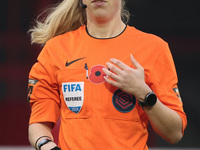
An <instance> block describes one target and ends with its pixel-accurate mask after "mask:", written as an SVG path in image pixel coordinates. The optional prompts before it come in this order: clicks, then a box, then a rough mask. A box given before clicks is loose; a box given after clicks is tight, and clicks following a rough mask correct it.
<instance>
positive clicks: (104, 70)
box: [102, 68, 119, 81]
mask: <svg viewBox="0 0 200 150" xmlns="http://www.w3.org/2000/svg"><path fill="white" fill-rule="evenodd" d="M102 70H103V72H104V73H105V74H106V75H107V76H108V77H110V78H112V79H114V80H116V81H119V76H118V75H116V74H115V73H113V72H111V71H109V70H108V69H106V68H103V69H102Z"/></svg>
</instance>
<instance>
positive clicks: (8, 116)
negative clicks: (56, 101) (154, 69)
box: [0, 0, 200, 147]
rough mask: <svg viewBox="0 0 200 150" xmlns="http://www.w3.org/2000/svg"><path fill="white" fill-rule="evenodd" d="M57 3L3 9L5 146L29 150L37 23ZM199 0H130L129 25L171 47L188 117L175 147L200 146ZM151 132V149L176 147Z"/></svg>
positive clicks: (0, 95)
mask: <svg viewBox="0 0 200 150" xmlns="http://www.w3.org/2000/svg"><path fill="white" fill-rule="evenodd" d="M56 2H58V0H34V1H30V0H6V1H2V2H1V5H0V18H1V23H0V146H2V145H29V142H28V132H27V130H28V120H29V115H30V107H29V104H28V102H27V100H26V94H27V81H28V73H29V71H30V68H31V66H32V65H33V64H34V63H35V62H36V58H37V55H38V54H39V52H40V50H41V49H42V47H39V46H36V45H31V44H30V37H29V35H28V34H27V31H28V29H29V28H30V26H31V25H33V22H34V19H36V17H37V16H38V15H39V14H40V13H41V12H42V10H44V8H46V7H47V6H49V5H50V4H53V3H56ZM198 3H199V2H198V1H197V0H190V1H186V0H177V1H172V0H168V1H160V0H131V1H128V9H129V10H130V12H131V14H132V16H131V21H130V25H133V26H135V27H136V28H138V29H140V30H143V31H145V32H149V33H153V34H156V35H158V36H160V37H161V38H163V39H164V40H165V41H167V42H168V43H169V46H170V49H171V51H172V55H173V57H174V61H175V65H176V68H177V73H178V77H179V88H180V92H181V95H182V99H183V102H184V109H185V112H186V114H187V116H188V127H187V129H186V131H185V135H184V138H183V140H182V141H181V142H180V143H179V144H177V145H175V146H173V147H200V143H199V139H200V135H199V133H200V129H199V127H200V121H199V119H198V118H199V117H198V115H199V114H200V109H199V105H200V101H199V96H198V92H199V83H200V79H199V77H200V71H199V68H200V67H199V66H200V62H199V60H200V59H199V56H200V19H199V18H200V10H199V8H198ZM149 130H150V133H151V135H150V138H149V142H148V143H149V145H150V146H151V147H157V146H158V147H171V145H169V144H168V143H166V142H165V141H164V140H162V139H161V138H160V137H158V136H157V135H156V134H155V132H154V131H152V129H151V127H150V128H149Z"/></svg>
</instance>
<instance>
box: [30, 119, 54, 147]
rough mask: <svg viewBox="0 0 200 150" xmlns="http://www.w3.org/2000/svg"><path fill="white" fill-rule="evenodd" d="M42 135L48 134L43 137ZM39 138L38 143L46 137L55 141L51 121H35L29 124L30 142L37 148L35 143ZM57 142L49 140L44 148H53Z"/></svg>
mask: <svg viewBox="0 0 200 150" xmlns="http://www.w3.org/2000/svg"><path fill="white" fill-rule="evenodd" d="M42 136H46V137H43V138H40V137H42ZM38 138H40V139H39V140H38V142H37V143H39V142H40V141H42V140H44V139H45V138H48V139H50V140H52V141H53V136H52V134H51V123H34V124H30V125H29V142H30V144H31V145H32V146H33V147H34V148H35V143H36V141H37V139H38ZM55 146H56V144H55V143H54V142H49V143H48V144H46V145H44V146H42V149H47V148H45V147H49V148H48V149H50V148H53V147H55Z"/></svg>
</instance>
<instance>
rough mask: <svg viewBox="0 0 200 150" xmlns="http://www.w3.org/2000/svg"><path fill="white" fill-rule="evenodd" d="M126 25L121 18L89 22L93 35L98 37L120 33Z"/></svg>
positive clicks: (89, 30) (89, 28)
mask: <svg viewBox="0 0 200 150" xmlns="http://www.w3.org/2000/svg"><path fill="white" fill-rule="evenodd" d="M125 27H126V25H125V24H124V23H123V22H122V21H121V19H120V20H118V21H110V22H94V21H89V20H88V23H87V29H88V32H89V34H90V35H91V36H93V37H96V38H111V37H115V36H117V35H119V34H120V33H121V32H122V31H123V30H124V28H125Z"/></svg>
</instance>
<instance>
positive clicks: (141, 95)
mask: <svg viewBox="0 0 200 150" xmlns="http://www.w3.org/2000/svg"><path fill="white" fill-rule="evenodd" d="M141 91H142V92H141V94H140V95H139V96H138V98H137V99H138V101H140V102H144V100H145V97H146V96H147V95H148V94H149V93H151V92H152V90H151V89H150V88H149V86H148V85H146V87H145V88H144V89H143V90H141Z"/></svg>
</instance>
